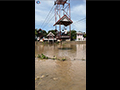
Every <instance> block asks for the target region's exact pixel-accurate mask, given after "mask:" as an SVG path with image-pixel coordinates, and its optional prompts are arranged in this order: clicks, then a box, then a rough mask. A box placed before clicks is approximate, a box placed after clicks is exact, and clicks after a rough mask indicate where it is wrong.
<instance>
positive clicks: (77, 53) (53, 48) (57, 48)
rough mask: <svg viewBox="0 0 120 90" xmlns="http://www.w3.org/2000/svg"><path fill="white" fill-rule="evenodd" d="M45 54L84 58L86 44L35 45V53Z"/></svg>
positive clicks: (71, 58) (72, 58)
mask: <svg viewBox="0 0 120 90" xmlns="http://www.w3.org/2000/svg"><path fill="white" fill-rule="evenodd" d="M41 53H43V54H45V55H47V56H49V57H52V56H54V55H55V56H57V57H61V58H62V57H66V58H70V60H74V59H77V60H79V59H86V44H75V45H70V44H66V45H36V46H35V55H36V56H37V55H38V54H41Z"/></svg>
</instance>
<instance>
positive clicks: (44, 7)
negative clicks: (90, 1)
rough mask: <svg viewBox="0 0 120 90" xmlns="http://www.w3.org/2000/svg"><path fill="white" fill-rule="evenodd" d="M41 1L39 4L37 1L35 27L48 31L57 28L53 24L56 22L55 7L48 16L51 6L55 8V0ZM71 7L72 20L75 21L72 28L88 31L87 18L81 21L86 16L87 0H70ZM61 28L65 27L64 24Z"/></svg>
mask: <svg viewBox="0 0 120 90" xmlns="http://www.w3.org/2000/svg"><path fill="white" fill-rule="evenodd" d="M36 1H37V0H36ZM39 1H40V4H37V3H36V2H35V29H39V28H41V29H43V30H46V31H47V32H48V31H49V30H54V29H55V26H53V25H54V23H55V17H54V15H55V13H54V9H52V11H51V13H50V14H49V17H48V18H46V17H47V15H48V13H49V12H50V10H51V8H52V7H53V8H55V6H53V5H54V1H55V0H39ZM70 8H71V20H72V21H73V23H72V24H71V30H73V29H74V30H76V31H82V32H86V19H84V20H82V21H79V20H81V19H83V18H86V0H70ZM52 17H53V18H52ZM45 19H46V21H45ZM77 21H79V22H77ZM68 28H69V27H68ZM68 28H67V29H68ZM57 29H58V26H57ZM61 29H63V26H62V27H61Z"/></svg>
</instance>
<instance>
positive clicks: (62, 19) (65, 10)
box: [53, 0, 73, 40]
mask: <svg viewBox="0 0 120 90" xmlns="http://www.w3.org/2000/svg"><path fill="white" fill-rule="evenodd" d="M54 5H55V24H54V25H53V26H55V30H57V25H58V26H59V29H58V30H59V33H58V36H57V39H62V40H65V39H70V40H71V24H72V23H73V21H72V20H71V14H70V0H56V1H54ZM61 25H64V29H65V30H64V31H66V32H67V30H66V28H67V26H69V35H68V34H61Z"/></svg>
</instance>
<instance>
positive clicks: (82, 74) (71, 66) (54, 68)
mask: <svg viewBox="0 0 120 90" xmlns="http://www.w3.org/2000/svg"><path fill="white" fill-rule="evenodd" d="M58 48H71V49H69V50H60V49H58ZM41 53H43V54H45V55H47V56H49V57H52V56H53V55H56V56H57V57H59V58H62V57H66V58H67V61H57V60H38V59H35V77H37V76H41V75H46V74H48V77H44V78H42V79H39V80H36V81H35V90H86V61H81V60H80V59H86V44H75V45H70V44H69V45H67V44H65V45H39V44H38V45H35V55H36V56H37V55H38V54H41ZM74 59H75V60H74ZM54 78H56V80H54Z"/></svg>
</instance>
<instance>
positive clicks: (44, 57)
mask: <svg viewBox="0 0 120 90" xmlns="http://www.w3.org/2000/svg"><path fill="white" fill-rule="evenodd" d="M37 58H40V59H52V60H60V61H65V60H66V58H65V57H64V58H62V59H59V58H57V57H56V56H55V55H54V56H53V57H52V58H50V57H47V56H45V55H44V54H41V55H40V54H38V56H37Z"/></svg>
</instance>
